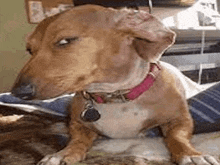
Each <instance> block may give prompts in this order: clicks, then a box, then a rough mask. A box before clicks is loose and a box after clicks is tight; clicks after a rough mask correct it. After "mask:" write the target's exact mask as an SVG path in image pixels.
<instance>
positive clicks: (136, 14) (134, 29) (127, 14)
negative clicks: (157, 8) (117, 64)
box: [113, 9, 175, 62]
mask: <svg viewBox="0 0 220 165" xmlns="http://www.w3.org/2000/svg"><path fill="white" fill-rule="evenodd" d="M113 21H114V24H115V28H116V29H117V30H120V31H123V32H125V33H128V34H129V35H131V36H132V37H133V38H134V40H133V46H134V48H135V49H136V51H137V52H138V54H139V55H140V56H141V57H142V58H143V59H145V60H146V61H149V62H156V61H158V59H159V58H160V56H161V55H162V53H163V52H164V51H165V50H166V49H167V48H168V47H169V46H171V45H172V44H173V42H174V39H175V33H174V32H172V31H171V30H169V29H168V28H166V27H165V26H164V25H163V24H162V23H161V22H160V21H159V20H158V19H157V18H155V17H154V16H152V15H150V14H149V13H147V12H145V11H137V10H131V9H121V10H118V11H117V12H116V11H115V15H114V19H113Z"/></svg>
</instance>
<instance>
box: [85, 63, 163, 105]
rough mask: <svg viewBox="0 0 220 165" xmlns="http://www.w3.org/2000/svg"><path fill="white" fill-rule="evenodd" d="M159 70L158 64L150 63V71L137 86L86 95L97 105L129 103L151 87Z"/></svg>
mask: <svg viewBox="0 0 220 165" xmlns="http://www.w3.org/2000/svg"><path fill="white" fill-rule="evenodd" d="M160 70H161V67H160V65H159V64H157V63H150V71H149V73H148V74H147V76H146V78H145V79H144V80H143V81H142V82H141V83H140V84H139V85H138V86H136V87H134V88H132V89H128V90H118V91H115V92H113V93H87V92H86V93H87V94H89V95H90V96H91V98H92V99H93V100H95V101H96V102H97V103H99V104H103V103H113V102H114V103H116V102H117V103H118V102H126V101H131V100H134V99H136V98H138V97H139V96H140V95H141V94H143V93H144V92H145V91H147V90H148V89H150V88H151V87H152V86H153V84H154V81H155V80H156V77H157V75H158V74H159V73H160Z"/></svg>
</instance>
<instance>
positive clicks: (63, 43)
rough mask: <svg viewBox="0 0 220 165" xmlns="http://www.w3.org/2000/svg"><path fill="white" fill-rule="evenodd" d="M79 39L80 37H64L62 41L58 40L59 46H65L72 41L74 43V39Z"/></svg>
mask: <svg viewBox="0 0 220 165" xmlns="http://www.w3.org/2000/svg"><path fill="white" fill-rule="evenodd" d="M77 39H78V37H72V38H64V39H62V40H60V41H58V43H57V44H58V46H64V45H68V44H70V43H72V42H73V41H76V40H77Z"/></svg>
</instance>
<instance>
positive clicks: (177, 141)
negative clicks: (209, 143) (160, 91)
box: [161, 110, 219, 165]
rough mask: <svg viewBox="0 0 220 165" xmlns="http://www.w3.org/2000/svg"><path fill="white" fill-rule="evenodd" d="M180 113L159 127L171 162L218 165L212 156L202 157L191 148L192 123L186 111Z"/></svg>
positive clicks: (184, 164)
mask: <svg viewBox="0 0 220 165" xmlns="http://www.w3.org/2000/svg"><path fill="white" fill-rule="evenodd" d="M182 112H183V114H182V115H181V116H180V117H178V118H175V119H174V120H171V121H170V122H169V123H167V124H165V125H163V126H161V128H162V130H163V133H164V136H165V143H166V145H167V147H168V149H169V151H170V152H171V157H172V161H173V162H175V163H178V164H180V165H188V164H192V165H219V163H218V162H217V161H216V160H215V159H214V158H213V157H212V156H209V155H202V154H201V153H200V152H198V151H196V149H195V148H194V147H193V146H192V144H191V143H190V138H191V136H192V130H193V122H192V119H191V116H190V114H189V113H188V111H187V110H184V111H182Z"/></svg>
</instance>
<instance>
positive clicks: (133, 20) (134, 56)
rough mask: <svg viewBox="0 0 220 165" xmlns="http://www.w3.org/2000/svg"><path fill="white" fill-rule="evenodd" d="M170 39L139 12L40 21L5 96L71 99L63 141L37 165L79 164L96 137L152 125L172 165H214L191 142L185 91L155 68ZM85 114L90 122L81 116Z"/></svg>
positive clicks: (77, 11)
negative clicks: (67, 132)
mask: <svg viewBox="0 0 220 165" xmlns="http://www.w3.org/2000/svg"><path fill="white" fill-rule="evenodd" d="M174 38H175V34H174V33H173V32H172V31H170V30H169V29H167V28H166V27H164V26H163V25H162V23H161V22H160V21H158V20H157V19H156V18H155V17H153V16H152V15H149V14H148V13H147V12H144V11H135V10H128V9H121V10H115V9H110V8H104V7H100V6H94V5H86V6H80V7H76V8H73V9H71V10H69V11H66V12H64V13H62V14H59V15H56V16H53V17H50V18H47V19H45V20H44V21H42V22H41V23H40V24H39V25H38V26H37V28H36V30H35V31H34V32H33V33H32V35H31V36H30V37H29V39H28V42H27V49H28V50H29V51H30V52H31V54H32V57H31V59H30V60H29V62H28V63H27V64H26V65H25V66H24V68H23V69H22V71H21V72H20V75H19V76H18V79H17V81H16V83H15V85H14V87H13V90H12V92H13V94H14V95H16V96H18V97H21V98H23V99H45V98H49V97H56V96H59V95H61V94H64V93H72V92H77V95H76V97H75V98H74V102H73V105H72V111H71V123H70V134H71V140H70V142H69V143H68V145H67V146H66V147H65V148H64V149H63V150H61V151H60V152H58V153H55V154H54V155H49V156H46V157H45V158H43V159H42V161H41V162H40V163H39V164H40V165H49V164H50V165H51V164H53V165H59V164H64V163H65V162H66V163H67V164H71V163H74V162H77V161H80V160H82V159H84V158H85V156H86V152H87V151H88V149H89V148H90V147H91V146H92V144H93V141H94V140H95V139H96V138H97V137H98V135H105V136H108V137H112V138H133V137H137V135H138V134H139V133H140V132H141V131H143V130H146V129H148V128H152V127H155V126H158V125H159V126H160V127H161V129H162V131H163V134H164V138H165V142H166V144H167V147H168V149H169V150H170V152H171V155H172V160H173V161H174V162H177V163H179V164H184V165H185V164H197V165H200V164H209V165H210V164H214V165H217V164H218V163H217V162H216V160H215V159H214V158H213V157H211V156H203V155H201V153H199V152H197V151H196V150H195V149H194V147H193V146H192V145H191V144H190V141H189V139H190V137H191V134H192V130H193V124H192V119H191V116H190V114H189V112H188V107H187V102H186V99H185V96H184V90H183V88H182V86H181V83H180V81H179V79H178V77H176V76H175V75H174V74H173V72H172V70H170V69H169V68H167V67H166V65H165V64H164V63H162V62H159V58H160V56H161V54H162V53H163V51H164V50H165V49H166V48H168V47H169V46H171V45H172V44H173V42H174ZM115 91H117V92H115ZM91 109H92V110H93V111H90V112H91V115H94V116H93V117H91V116H89V117H90V118H88V116H87V118H86V117H85V116H86V115H85V113H87V110H91ZM95 109H97V111H95ZM95 114H96V115H95ZM100 114H101V118H100V119H99V117H100V116H99V115H100ZM87 115H88V114H87Z"/></svg>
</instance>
